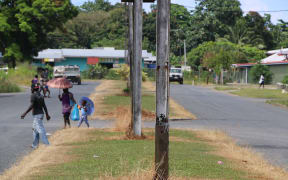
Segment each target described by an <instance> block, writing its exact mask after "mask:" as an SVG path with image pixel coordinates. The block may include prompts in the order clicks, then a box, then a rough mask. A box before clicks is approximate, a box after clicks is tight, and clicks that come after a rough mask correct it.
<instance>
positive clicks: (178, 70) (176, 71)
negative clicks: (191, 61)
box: [171, 69, 181, 73]
mask: <svg viewBox="0 0 288 180" xmlns="http://www.w3.org/2000/svg"><path fill="white" fill-rule="evenodd" d="M171 72H172V73H181V69H171Z"/></svg>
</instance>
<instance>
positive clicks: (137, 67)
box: [132, 0, 143, 136]
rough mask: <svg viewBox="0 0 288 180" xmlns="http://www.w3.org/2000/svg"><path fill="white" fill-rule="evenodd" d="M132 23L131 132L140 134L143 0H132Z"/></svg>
mask: <svg viewBox="0 0 288 180" xmlns="http://www.w3.org/2000/svg"><path fill="white" fill-rule="evenodd" d="M133 5H134V7H133V8H134V23H133V27H134V30H133V37H134V38H133V69H132V72H133V75H132V81H133V82H132V84H133V87H132V89H133V91H132V106H133V109H132V110H133V111H132V116H133V133H134V135H136V136H141V133H142V132H141V125H142V124H141V121H142V94H141V89H142V67H141V66H142V18H143V17H142V6H143V0H135V1H134V4H133Z"/></svg>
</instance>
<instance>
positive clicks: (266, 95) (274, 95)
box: [231, 88, 288, 99]
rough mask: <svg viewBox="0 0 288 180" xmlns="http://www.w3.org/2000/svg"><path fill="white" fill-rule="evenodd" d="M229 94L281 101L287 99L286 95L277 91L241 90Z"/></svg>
mask: <svg viewBox="0 0 288 180" xmlns="http://www.w3.org/2000/svg"><path fill="white" fill-rule="evenodd" d="M231 93H232V94H235V95H238V96H244V97H252V98H263V99H282V98H287V97H288V96H287V95H286V94H282V93H281V90H279V89H259V88H242V89H240V90H239V91H234V92H231Z"/></svg>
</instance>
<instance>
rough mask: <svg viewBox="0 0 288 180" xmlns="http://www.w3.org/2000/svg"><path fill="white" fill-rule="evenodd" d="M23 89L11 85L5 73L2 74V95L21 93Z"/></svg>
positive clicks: (0, 82) (0, 81)
mask: <svg viewBox="0 0 288 180" xmlns="http://www.w3.org/2000/svg"><path fill="white" fill-rule="evenodd" d="M20 91H21V88H20V87H19V86H17V85H16V84H13V83H11V82H10V81H9V80H8V77H7V75H6V74H5V73H3V72H0V93H11V92H20Z"/></svg>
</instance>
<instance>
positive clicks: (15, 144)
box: [0, 82, 108, 174]
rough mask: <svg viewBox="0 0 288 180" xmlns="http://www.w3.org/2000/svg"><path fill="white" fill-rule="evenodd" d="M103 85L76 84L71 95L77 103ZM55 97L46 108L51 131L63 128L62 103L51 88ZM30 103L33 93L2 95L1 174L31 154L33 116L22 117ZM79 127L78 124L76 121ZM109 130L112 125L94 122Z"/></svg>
mask: <svg viewBox="0 0 288 180" xmlns="http://www.w3.org/2000/svg"><path fill="white" fill-rule="evenodd" d="M98 85H99V83H95V82H94V83H92V82H89V83H84V84H83V85H81V86H78V85H75V86H74V87H73V89H71V92H72V93H73V94H74V96H75V98H76V100H77V99H79V98H80V97H81V96H89V94H90V93H91V92H93V91H94V89H95V87H96V86H98ZM51 91H52V98H49V99H45V100H46V105H47V107H48V110H49V114H50V116H51V120H50V121H49V122H48V123H46V120H45V127H46V130H47V132H49V133H53V132H54V131H56V130H58V129H60V128H62V127H63V119H62V115H61V104H60V102H59V100H58V98H57V95H58V90H56V89H51ZM29 101H30V93H29V92H26V93H20V94H14V95H9V94H4V95H3V94H0V174H1V173H2V172H3V171H4V170H5V169H6V168H9V167H10V166H11V165H12V164H13V163H15V162H16V161H17V159H19V158H21V157H22V156H23V155H25V154H27V153H29V152H30V151H31V148H30V145H31V143H32V121H33V120H32V115H31V113H30V114H29V115H27V116H26V118H25V119H24V120H21V119H20V116H21V114H22V113H23V112H24V111H25V110H26V108H27V106H28V105H29ZM73 125H74V126H75V125H76V123H75V122H74V123H73ZM84 125H85V124H84ZM96 125H97V126H98V125H99V126H100V127H105V126H107V125H108V124H107V123H105V122H103V121H97V122H95V121H94V122H92V127H93V126H96Z"/></svg>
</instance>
